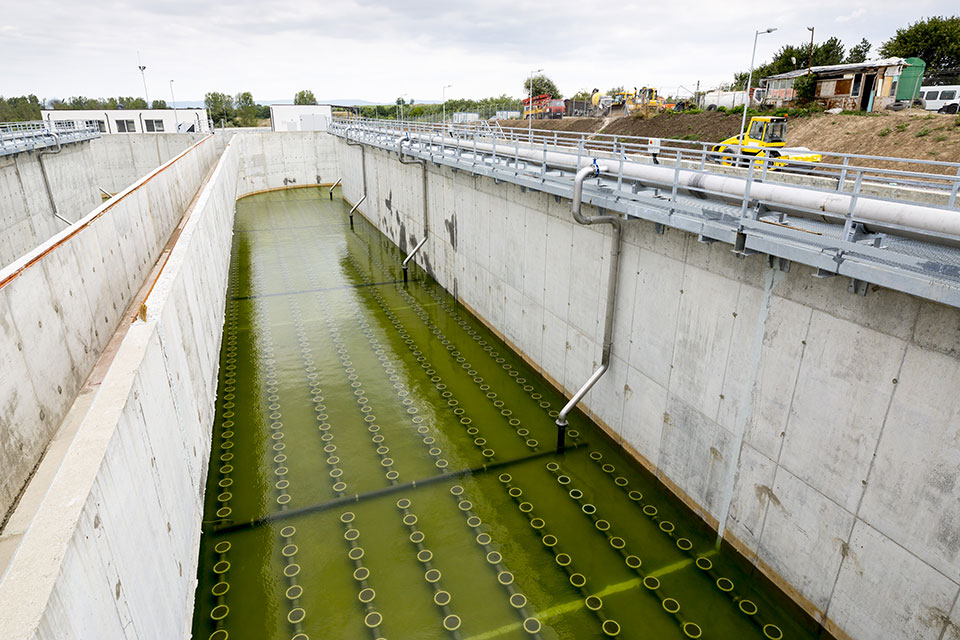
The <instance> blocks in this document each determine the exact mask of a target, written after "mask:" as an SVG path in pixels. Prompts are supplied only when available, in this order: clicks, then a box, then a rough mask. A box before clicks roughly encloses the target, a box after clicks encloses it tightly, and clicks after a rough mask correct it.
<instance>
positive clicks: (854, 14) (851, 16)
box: [836, 7, 867, 22]
mask: <svg viewBox="0 0 960 640" xmlns="http://www.w3.org/2000/svg"><path fill="white" fill-rule="evenodd" d="M866 12H867V10H866V9H864V8H863V7H860V8H859V9H857V10H855V11H852V12H850V13H848V14H847V15H845V16H837V18H836V21H837V22H850V21H851V20H856V19H857V18H859V17H860V16H862V15H863V14H865V13H866Z"/></svg>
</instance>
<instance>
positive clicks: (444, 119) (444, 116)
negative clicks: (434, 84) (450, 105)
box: [443, 84, 453, 124]
mask: <svg viewBox="0 0 960 640" xmlns="http://www.w3.org/2000/svg"><path fill="white" fill-rule="evenodd" d="M452 86H453V85H452V84H446V85H444V86H443V124H446V123H447V89H449V88H450V87H452Z"/></svg>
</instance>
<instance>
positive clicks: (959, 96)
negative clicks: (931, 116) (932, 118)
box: [917, 84, 960, 113]
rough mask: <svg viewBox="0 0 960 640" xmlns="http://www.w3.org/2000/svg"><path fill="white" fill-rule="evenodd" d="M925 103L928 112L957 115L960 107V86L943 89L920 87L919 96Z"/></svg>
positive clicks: (955, 85)
mask: <svg viewBox="0 0 960 640" xmlns="http://www.w3.org/2000/svg"><path fill="white" fill-rule="evenodd" d="M917 97H918V98H921V99H922V100H923V102H924V108H925V109H926V110H927V111H939V112H940V113H957V110H958V107H960V85H958V84H951V85H945V86H942V87H920V93H919V94H918V95H917Z"/></svg>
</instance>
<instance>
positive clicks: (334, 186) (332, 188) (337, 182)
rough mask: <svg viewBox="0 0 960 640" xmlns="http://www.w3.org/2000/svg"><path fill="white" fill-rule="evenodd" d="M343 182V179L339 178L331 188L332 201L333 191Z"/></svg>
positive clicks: (331, 197)
mask: <svg viewBox="0 0 960 640" xmlns="http://www.w3.org/2000/svg"><path fill="white" fill-rule="evenodd" d="M341 180H343V177H340V178H337V181H336V182H334V183H333V186H332V187H330V199H331V200H333V190H334V189H336V188H337V185H338V184H340V181H341Z"/></svg>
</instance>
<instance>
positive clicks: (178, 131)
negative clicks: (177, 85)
mask: <svg viewBox="0 0 960 640" xmlns="http://www.w3.org/2000/svg"><path fill="white" fill-rule="evenodd" d="M170 101H171V102H172V103H173V121H174V122H176V123H177V133H180V118H178V117H177V98H176V96H174V95H173V80H171V81H170Z"/></svg>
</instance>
